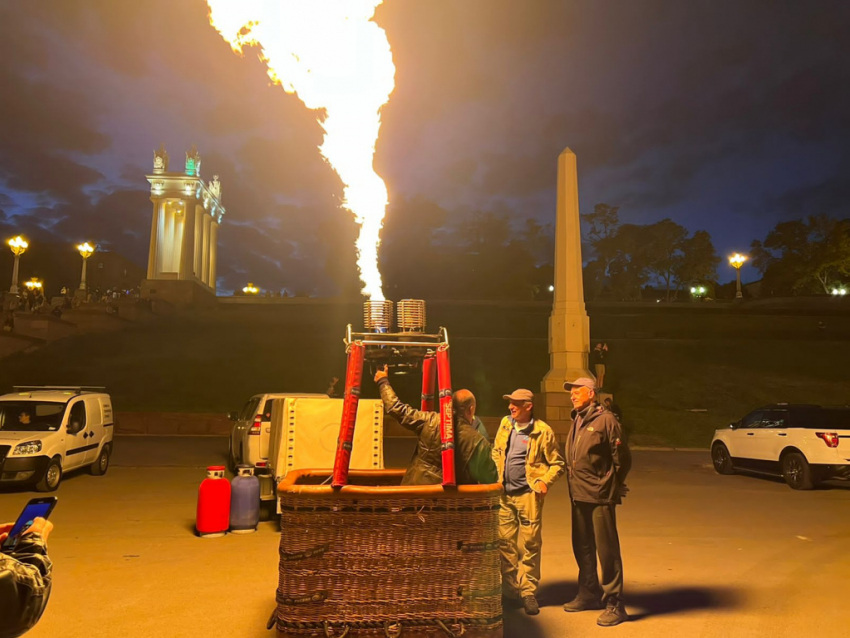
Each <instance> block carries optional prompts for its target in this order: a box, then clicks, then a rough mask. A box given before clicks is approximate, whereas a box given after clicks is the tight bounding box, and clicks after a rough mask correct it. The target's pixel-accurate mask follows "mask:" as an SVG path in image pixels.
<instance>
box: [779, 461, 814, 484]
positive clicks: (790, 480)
mask: <svg viewBox="0 0 850 638" xmlns="http://www.w3.org/2000/svg"><path fill="white" fill-rule="evenodd" d="M782 478H784V479H785V482H786V483H787V484H788V485H789V487H791V488H792V489H795V490H810V489H812V488H813V487H814V486H815V481H814V477H813V476H812V468H811V467H810V466H809V462H808V461H806V457H805V456H803V455H802V454H800V453H799V452H789V453H788V454H786V455H785V456H783V457H782Z"/></svg>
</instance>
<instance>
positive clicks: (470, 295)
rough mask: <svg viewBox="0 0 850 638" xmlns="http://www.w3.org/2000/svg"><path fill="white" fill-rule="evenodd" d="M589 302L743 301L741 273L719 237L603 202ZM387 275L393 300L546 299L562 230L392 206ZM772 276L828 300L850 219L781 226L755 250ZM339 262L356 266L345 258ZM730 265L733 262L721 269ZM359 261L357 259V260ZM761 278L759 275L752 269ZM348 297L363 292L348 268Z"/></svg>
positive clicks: (774, 282)
mask: <svg viewBox="0 0 850 638" xmlns="http://www.w3.org/2000/svg"><path fill="white" fill-rule="evenodd" d="M581 218H582V222H583V223H582V228H583V234H584V245H583V249H582V250H583V257H584V261H585V267H584V288H585V296H586V298H587V299H588V300H612V301H637V300H640V299H641V298H643V297H646V295H647V290H649V289H651V291H652V293H651V294H652V296H653V298H659V297H660V298H662V299H666V300H668V301H673V300H676V299H679V300H682V299H689V298H690V297H691V291H690V289H691V287H693V286H703V287H705V289H706V296H708V297H714V298H724V297H728V298H732V297H734V296H735V284H734V276H733V273H731V271H730V276H729V278H728V279H726V280H725V281H726V282H729V283H726V282H724V283H721V282H719V281H718V267H719V266H720V267H721V268H720V270H721V272H723V269H724V266H725V258H724V259H721V257H720V256H719V255H718V253H717V250H716V249H715V247H714V244H713V242H712V239H711V236H710V234H709V233H708V232H707V231H705V230H696V231H694V232H691V231H689V230H688V229H687V228H685V227H684V226H682V225H681V224H678V223H676V222H674V221H673V220H671V219H662V220H661V221H658V222H655V223H652V224H630V223H622V222H621V220H620V209H619V207H617V206H611V205H608V204H604V203H600V204H597V205H596V206H595V207H594V209H593V211H592V212H589V213H585V214H582V215H581ZM382 238H383V239H382V245H381V249H380V254H381V271H382V272H383V274H384V287H385V292H386V294H387V295H388V297H390V298H394V299H395V298H402V297H414V298H424V299H470V300H475V299H481V300H484V299H490V300H523V301H530V300H545V299H550V298H551V293H550V291H549V286H550V285H551V284H552V283H553V274H554V273H553V266H552V260H553V257H554V228H553V227H552V226H551V225H541V224H540V223H538V222H537V221H535V220H534V219H528V220H526V221H524V222H523V223H522V224H521V225H516V224H515V223H513V222H512V216H511V215H510V214H509V213H508V212H505V213H498V212H475V211H466V212H462V213H461V214H458V213H451V212H449V211H447V210H446V209H444V208H442V207H441V206H439V205H438V204H436V203H434V202H431V201H429V200H426V199H424V198H414V199H402V200H400V201H397V202H396V203H394V204H393V205H391V207H390V210H389V211H388V214H387V218H386V225H385V228H384V231H383V234H382ZM749 257H750V262H749V264H748V266H747V268H755V270H756V271H757V272H758V273H759V274H760V275H762V276H763V281H762V285H761V291H760V295H761V296H789V295H807V294H824V293H826V294H828V293H830V292H831V290H832V287H834V286H836V285H839V284H841V283H844V282H847V283H850V220H838V219H834V218H831V217H827V216H824V215H822V216H813V217H809V218H806V219H802V220H793V221H788V222H781V223H779V224H777V225H776V227H775V228H774V229H773V230H771V231H770V232H769V233H768V235H767V237H766V238H765V239H764V240H756V241H753V242H752V244H751V249H750V251H749ZM337 260H339V261H344V262H347V261H348V260H347V259H346V258H344V256H340V255H337ZM721 261H723V262H724V266H721ZM349 263H350V262H349ZM751 272H752V271H751ZM347 277H348V285H347V288H348V289H349V292H355V291H356V290H357V289H359V284H358V282H357V281H356V273H352V272H349V273H348V275H347Z"/></svg>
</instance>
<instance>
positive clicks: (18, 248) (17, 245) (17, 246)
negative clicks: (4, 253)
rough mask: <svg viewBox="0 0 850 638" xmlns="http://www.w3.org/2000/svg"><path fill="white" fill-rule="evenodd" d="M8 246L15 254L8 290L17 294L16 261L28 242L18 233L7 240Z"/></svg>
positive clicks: (24, 250) (19, 258)
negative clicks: (10, 283)
mask: <svg viewBox="0 0 850 638" xmlns="http://www.w3.org/2000/svg"><path fill="white" fill-rule="evenodd" d="M7 243H8V244H9V248H11V249H12V252H13V253H14V255H15V266H14V267H13V268H12V286H11V287H10V288H9V292H11V293H12V294H14V295H17V294H18V262H20V260H21V255H23V254H24V253H25V252H26V250H27V248H28V247H29V244H28V243H27V240H26V239H24V238H23V237H21V236H20V235H18V236H17V237H15V238H13V239H10V240H9V241H8V242H7Z"/></svg>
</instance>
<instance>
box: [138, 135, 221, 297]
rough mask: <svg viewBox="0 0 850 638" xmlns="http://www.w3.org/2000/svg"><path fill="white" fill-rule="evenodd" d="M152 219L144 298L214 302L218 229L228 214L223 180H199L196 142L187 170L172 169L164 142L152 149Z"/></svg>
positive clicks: (188, 154) (186, 166)
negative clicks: (154, 149) (223, 202)
mask: <svg viewBox="0 0 850 638" xmlns="http://www.w3.org/2000/svg"><path fill="white" fill-rule="evenodd" d="M146 178H147V180H148V182H149V183H150V186H151V202H153V219H152V224H151V240H150V251H149V255H148V268H147V272H146V273H145V275H146V276H145V277H144V280H143V281H142V297H144V298H146V299H162V300H165V301H168V302H170V303H176V304H179V305H184V304H191V303H198V302H201V303H210V302H212V303H215V294H216V290H215V288H216V262H217V260H218V229H219V226H220V225H221V221H222V218H223V217H224V207H223V206H222V205H221V182H220V181H219V179H218V175H215V176H213V179H212V180H211V181H210V182H204V180H203V179H201V155H200V153H198V150H197V149H196V148H195V147H194V146H192V149H191V150H189V151H187V152H186V163H185V164H184V166H183V170H177V171H170V170H169V158H168V153H167V152H166V150H165V147H164V145H163V146H160V148H159V150H158V151H154V160H153V171H152V172H151V173H150V174H149V175H146Z"/></svg>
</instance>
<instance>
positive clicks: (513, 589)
mask: <svg viewBox="0 0 850 638" xmlns="http://www.w3.org/2000/svg"><path fill="white" fill-rule="evenodd" d="M503 398H505V399H506V400H507V401H509V402H510V403H509V406H508V410H509V411H510V416H509V417H505V418H504V419H502V422H501V424H500V425H499V430H498V432H497V433H496V440H495V442H494V443H493V460H494V461H495V462H496V470H497V471H498V472H499V482H500V483H502V485H503V486H504V488H505V493H504V495H503V496H502V500H501V509H500V511H499V540H500V543H501V544H500V550H501V559H502V596H503V599H504V602H505V604H506V605H512V604H518V603H521V604H522V606H523V608H524V609H525V613H527V614H529V615H535V614H538V613H540V607H539V605H538V603H537V596H536V594H537V588H538V585H539V583H540V548H541V546H542V544H543V540H542V515H543V500H544V497H545V496H546V493H547V492H548V491H549V488H550V487H552V484H553V483H554V482H555V481H556V480H557V479H558V477H560V476H561V475H562V474H563V473H564V457H562V456H561V453H560V451H559V449H558V442H557V440H556V438H555V434H554V433H553V432H552V428H550V427H549V426H548V425H547V424H546V423H544V422H543V421H541V420H540V419H535V418H534V414H533V411H534V393H532V392H531V391H530V390H524V389H519V390H516V391H514V392H513V393H511V394H506V395H504V397H503ZM520 538H521V539H522V543H520V542H519V540H520ZM520 548H522V550H520Z"/></svg>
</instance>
